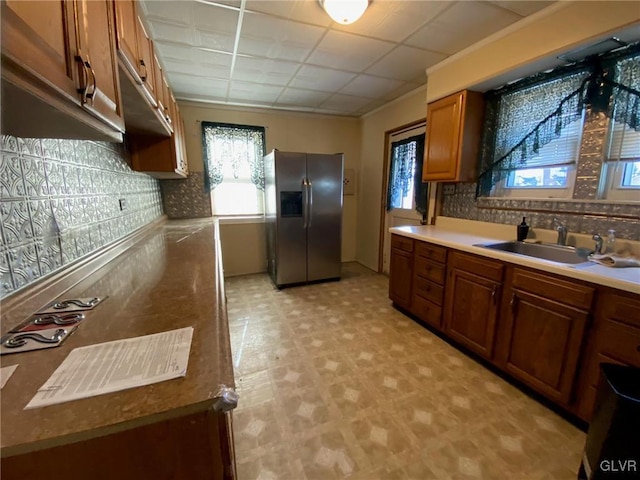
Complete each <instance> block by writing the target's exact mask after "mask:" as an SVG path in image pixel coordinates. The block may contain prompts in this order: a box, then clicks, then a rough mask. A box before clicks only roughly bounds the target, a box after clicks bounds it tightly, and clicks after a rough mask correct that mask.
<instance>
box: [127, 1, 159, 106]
mask: <svg viewBox="0 0 640 480" xmlns="http://www.w3.org/2000/svg"><path fill="white" fill-rule="evenodd" d="M118 3H119V2H118ZM136 21H137V22H138V24H137V28H136V34H137V36H138V59H139V60H138V62H139V65H140V69H139V70H140V79H141V80H142V85H143V86H144V88H145V89H146V91H147V92H148V93H149V95H147V96H148V98H149V101H150V102H151V104H152V106H153V107H157V106H158V103H157V101H156V96H157V94H156V84H155V79H154V73H155V69H154V65H153V47H152V45H151V39H150V38H149V35H147V31H146V30H145V28H144V24H143V23H142V19H141V18H140V17H139V16H137V17H136Z"/></svg>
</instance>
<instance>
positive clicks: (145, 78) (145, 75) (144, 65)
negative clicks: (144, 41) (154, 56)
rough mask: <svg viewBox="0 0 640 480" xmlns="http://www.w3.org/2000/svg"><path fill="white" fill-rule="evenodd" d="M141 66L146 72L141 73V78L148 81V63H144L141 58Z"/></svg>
mask: <svg viewBox="0 0 640 480" xmlns="http://www.w3.org/2000/svg"><path fill="white" fill-rule="evenodd" d="M140 66H141V67H142V68H144V73H142V74H141V75H140V80H142V81H143V82H146V81H147V65H146V64H145V63H144V60H142V59H141V60H140Z"/></svg>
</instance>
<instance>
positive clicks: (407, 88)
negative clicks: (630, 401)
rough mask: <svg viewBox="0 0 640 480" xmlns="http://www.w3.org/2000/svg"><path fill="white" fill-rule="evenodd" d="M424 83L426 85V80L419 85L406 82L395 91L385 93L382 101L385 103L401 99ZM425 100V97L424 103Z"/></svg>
mask: <svg viewBox="0 0 640 480" xmlns="http://www.w3.org/2000/svg"><path fill="white" fill-rule="evenodd" d="M425 83H427V79H426V78H425V79H424V80H423V81H422V82H421V83H414V82H407V83H405V84H403V85H401V86H400V87H398V88H396V89H395V90H390V91H389V92H387V93H386V94H385V95H383V96H382V99H383V100H385V101H391V100H395V99H396V98H399V97H401V96H402V95H404V94H405V93H409V92H411V91H413V90H415V89H416V88H418V87H421V86H423V85H424V84H425ZM426 98H427V97H426V95H425V101H426ZM425 108H426V104H425Z"/></svg>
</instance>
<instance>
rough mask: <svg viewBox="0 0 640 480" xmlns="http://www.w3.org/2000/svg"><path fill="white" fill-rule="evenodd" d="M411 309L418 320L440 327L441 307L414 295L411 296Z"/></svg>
mask: <svg viewBox="0 0 640 480" xmlns="http://www.w3.org/2000/svg"><path fill="white" fill-rule="evenodd" d="M411 310H412V312H413V314H414V315H415V316H416V317H418V318H419V319H420V320H422V321H424V322H427V323H428V324H430V325H433V326H434V327H437V328H441V325H442V307H440V306H438V305H436V304H435V303H432V302H430V301H429V300H426V299H424V298H422V297H419V296H415V297H413V304H412V306H411Z"/></svg>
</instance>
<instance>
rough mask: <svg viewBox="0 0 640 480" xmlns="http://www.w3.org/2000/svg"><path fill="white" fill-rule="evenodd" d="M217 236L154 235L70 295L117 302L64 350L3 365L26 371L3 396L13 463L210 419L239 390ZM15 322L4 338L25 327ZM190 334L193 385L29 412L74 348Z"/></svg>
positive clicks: (168, 227)
mask: <svg viewBox="0 0 640 480" xmlns="http://www.w3.org/2000/svg"><path fill="white" fill-rule="evenodd" d="M216 235H217V226H216V224H215V223H214V221H213V220H212V219H206V220H189V221H165V222H162V223H158V224H156V225H154V226H152V227H150V228H148V229H147V230H146V231H145V232H144V234H139V235H138V236H137V237H138V238H136V240H135V241H131V242H129V244H127V245H126V246H125V247H122V249H121V252H119V253H118V254H117V255H116V254H114V255H115V256H114V258H113V259H111V260H110V261H108V262H107V263H106V264H104V265H102V266H101V267H100V268H99V269H98V270H96V271H95V272H93V273H91V274H90V275H89V276H86V277H85V278H84V279H80V280H79V282H76V284H75V285H73V286H72V287H71V288H70V289H69V290H68V291H67V292H66V293H65V294H64V297H65V298H69V297H75V298H78V297H94V296H108V298H107V299H106V300H104V301H103V302H102V303H101V304H100V305H98V306H97V307H96V308H95V309H94V310H93V311H91V312H89V313H88V314H87V316H86V319H85V320H84V321H83V322H82V323H81V324H80V325H79V327H78V329H77V330H76V332H75V333H74V334H73V335H71V336H70V337H69V338H68V339H67V340H66V341H65V343H64V344H63V345H61V346H60V347H57V348H52V349H47V350H40V351H33V352H26V353H18V354H10V355H3V356H2V359H1V363H2V366H3V367H4V366H8V365H14V364H18V368H17V369H16V371H15V372H14V374H13V376H12V377H11V378H10V379H9V381H8V382H7V384H6V385H5V387H4V388H3V389H2V393H1V396H2V400H1V402H2V403H1V405H2V433H1V440H2V456H3V457H4V456H10V455H15V454H18V453H24V452H28V451H33V450H38V449H41V448H47V447H50V446H57V445H65V444H67V443H71V442H75V441H79V440H84V439H88V438H93V437H97V436H101V435H106V434H108V433H111V432H115V431H120V430H125V429H128V428H133V427H135V426H137V425H145V424H149V423H152V422H156V421H159V420H164V419H168V418H175V417H178V416H182V415H184V414H188V413H192V412H196V411H200V410H205V409H210V408H212V406H213V403H214V399H215V397H216V394H217V391H218V388H219V385H221V384H223V385H225V386H228V387H232V388H233V387H235V385H234V378H233V364H232V358H231V348H230V342H229V328H228V323H227V317H226V306H225V299H224V286H223V281H222V269H221V262H222V259H221V258H220V255H219V247H218V246H217V242H218V240H217V238H216ZM41 289H42V288H41ZM45 290H46V289H45ZM26 298H30V297H26ZM57 298H59V297H57ZM54 299H55V298H52V299H51V300H54ZM18 310H19V309H18ZM7 315H8V314H7ZM7 315H5V312H3V319H2V320H3V324H2V330H3V332H4V331H6V330H8V329H9V328H11V327H13V326H14V325H11V324H9V323H13V324H15V323H18V322H16V321H15V320H16V318H15V317H11V316H9V318H8V317H7ZM189 326H192V327H194V333H193V339H192V344H191V352H190V355H189V364H188V368H187V374H186V376H185V377H184V378H179V379H174V380H169V381H165V382H161V383H156V384H153V385H149V386H144V387H138V388H133V389H129V390H123V391H121V392H115V393H111V394H106V395H99V396H95V397H91V398H86V399H82V400H77V401H72V402H67V403H62V404H58V405H52V406H49V407H44V408H36V409H31V410H24V407H25V405H26V404H27V403H28V402H29V400H31V398H32V397H33V395H34V394H35V393H36V391H37V389H38V388H39V387H41V386H42V384H43V383H44V382H45V381H46V380H47V379H48V378H49V377H50V375H51V374H52V373H53V371H54V370H55V369H56V368H57V367H58V366H59V365H60V363H61V362H62V361H63V360H64V359H65V357H66V356H67V355H68V354H69V352H71V350H73V349H74V348H76V347H81V346H85V345H91V344H95V343H101V342H107V341H112V340H118V339H123V338H131V337H137V336H141V335H148V334H152V333H159V332H163V331H168V330H173V329H177V328H182V327H189ZM132 448H133V446H132ZM114 460H117V459H114Z"/></svg>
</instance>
